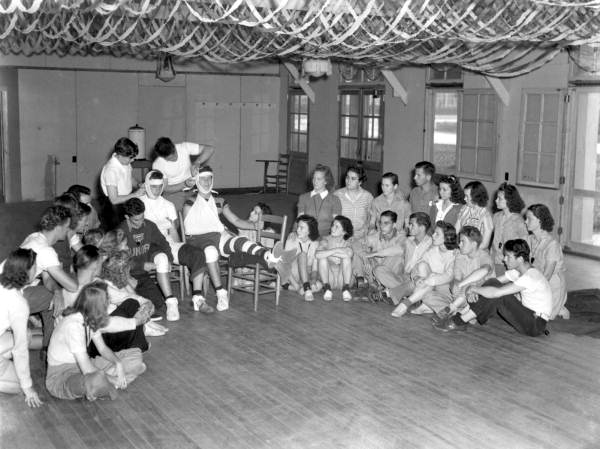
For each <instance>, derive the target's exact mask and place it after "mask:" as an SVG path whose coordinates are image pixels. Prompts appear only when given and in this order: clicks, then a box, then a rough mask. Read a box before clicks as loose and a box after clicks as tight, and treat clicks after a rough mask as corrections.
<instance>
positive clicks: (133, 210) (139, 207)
mask: <svg viewBox="0 0 600 449" xmlns="http://www.w3.org/2000/svg"><path fill="white" fill-rule="evenodd" d="M123 210H124V211H125V215H127V216H129V217H133V216H134V215H139V214H143V213H144V211H145V210H146V206H144V202H143V201H142V200H140V199H139V198H129V199H128V200H127V201H125V204H124V205H123Z"/></svg>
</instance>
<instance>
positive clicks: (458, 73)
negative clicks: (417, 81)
mask: <svg viewBox="0 0 600 449" xmlns="http://www.w3.org/2000/svg"><path fill="white" fill-rule="evenodd" d="M462 78H463V76H462V70H461V68H460V67H455V66H448V67H443V68H442V67H429V71H428V74H427V79H428V82H429V84H430V85H443V84H445V85H448V84H454V85H462V81H463V79H462Z"/></svg>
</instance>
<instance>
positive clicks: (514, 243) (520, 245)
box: [502, 239, 531, 262]
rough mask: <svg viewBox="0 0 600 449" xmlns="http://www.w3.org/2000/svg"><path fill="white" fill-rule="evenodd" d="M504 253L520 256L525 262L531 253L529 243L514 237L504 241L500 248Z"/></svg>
mask: <svg viewBox="0 0 600 449" xmlns="http://www.w3.org/2000/svg"><path fill="white" fill-rule="evenodd" d="M502 251H503V252H504V254H506V253H512V254H513V255H514V256H515V258H516V257H522V258H523V260H524V261H525V262H529V255H530V254H531V250H530V249H529V245H528V244H527V242H526V241H525V240H523V239H514V240H507V241H506V242H504V247H503V248H502Z"/></svg>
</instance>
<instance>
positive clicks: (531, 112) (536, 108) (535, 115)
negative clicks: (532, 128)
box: [525, 94, 542, 122]
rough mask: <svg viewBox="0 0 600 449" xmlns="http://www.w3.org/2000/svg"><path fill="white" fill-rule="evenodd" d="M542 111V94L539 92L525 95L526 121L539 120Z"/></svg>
mask: <svg viewBox="0 0 600 449" xmlns="http://www.w3.org/2000/svg"><path fill="white" fill-rule="evenodd" d="M541 111H542V96H541V95H540V94H529V95H527V113H526V115H525V120H526V121H528V122H539V121H540V118H541V116H542V115H541Z"/></svg>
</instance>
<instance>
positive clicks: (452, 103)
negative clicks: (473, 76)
mask: <svg viewBox="0 0 600 449" xmlns="http://www.w3.org/2000/svg"><path fill="white" fill-rule="evenodd" d="M433 108H434V110H433V114H434V115H433V163H434V164H435V166H436V167H437V168H438V169H439V170H440V172H447V173H453V172H454V171H456V139H457V129H458V125H457V122H458V92H435V93H434V94H433Z"/></svg>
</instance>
